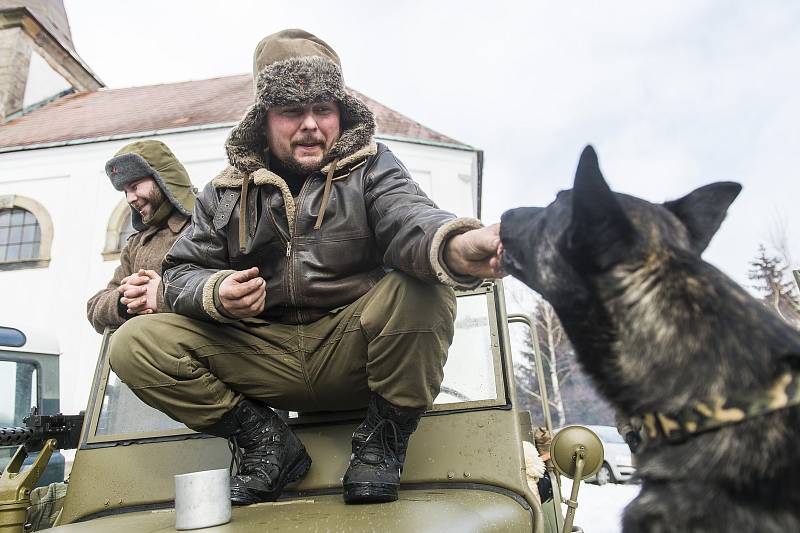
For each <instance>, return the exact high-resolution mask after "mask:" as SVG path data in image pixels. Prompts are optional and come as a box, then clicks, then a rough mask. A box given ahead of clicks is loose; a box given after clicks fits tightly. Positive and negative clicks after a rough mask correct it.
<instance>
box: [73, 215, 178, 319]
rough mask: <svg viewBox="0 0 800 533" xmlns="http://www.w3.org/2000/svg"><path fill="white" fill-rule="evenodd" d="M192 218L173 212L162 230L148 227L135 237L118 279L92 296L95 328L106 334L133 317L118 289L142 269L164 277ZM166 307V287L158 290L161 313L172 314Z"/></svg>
mask: <svg viewBox="0 0 800 533" xmlns="http://www.w3.org/2000/svg"><path fill="white" fill-rule="evenodd" d="M188 222H189V218H187V217H186V216H184V215H182V214H180V213H178V212H173V214H172V216H170V218H169V219H168V220H167V223H166V224H165V225H164V226H163V227H160V228H151V227H148V228H147V229H145V230H144V231H140V232H139V233H134V234H133V235H132V236H131V238H130V239H128V243H127V244H126V245H125V247H124V248H123V249H122V253H121V255H120V264H119V266H118V267H117V269H116V270H115V271H114V277H112V278H111V281H109V282H108V286H106V288H105V289H103V290H101V291H99V292H98V293H97V294H95V295H94V296H92V297H91V298H90V299H89V301H88V302H87V303H86V314H87V317H88V318H89V322H90V323H91V324H92V327H94V329H95V330H96V331H97V332H98V333H102V332H103V330H104V329H105V328H106V327H111V328H118V327H119V326H121V325H122V324H123V323H124V322H125V321H126V320H127V319H128V318H130V317H131V316H133V315H128V314H127V309H126V307H125V306H123V305H122V304H121V303H120V302H119V299H120V294H119V293H118V292H117V288H118V287H119V286H120V283H121V282H122V280H123V279H124V278H126V277H127V276H130V275H131V274H133V273H135V272H138V271H139V270H140V269H145V270H155V271H156V273H158V275H159V276H160V275H161V262H162V261H163V259H164V256H165V255H167V252H168V251H169V249H170V248H172V244H173V243H174V242H175V241H176V240H177V239H178V236H179V235H180V234H181V231H183V229H184V228H185V227H186V225H187V224H188ZM168 310H169V309H168V308H167V306H166V304H165V303H164V288H163V285H159V287H158V312H159V313H161V312H164V311H168Z"/></svg>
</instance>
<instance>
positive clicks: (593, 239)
mask: <svg viewBox="0 0 800 533" xmlns="http://www.w3.org/2000/svg"><path fill="white" fill-rule="evenodd" d="M634 233H635V230H634V228H633V225H632V224H631V221H630V219H628V216H627V215H626V214H625V212H624V211H623V210H622V207H621V206H620V204H619V201H618V200H617V197H616V196H615V195H614V193H613V192H612V191H611V189H610V188H609V187H608V184H607V183H606V180H605V179H604V178H603V174H602V173H601V172H600V165H599V164H598V162H597V154H596V153H595V151H594V148H592V146H591V145H590V146H587V147H586V148H584V149H583V153H581V159H580V161H579V162H578V170H577V171H576V172H575V185H574V186H573V189H572V221H571V223H570V227H569V230H568V231H567V238H568V247H569V248H571V249H572V250H573V252H576V253H577V254H578V255H579V256H582V257H584V258H586V259H590V262H591V264H592V266H594V267H595V268H599V269H605V268H607V267H609V266H611V265H612V264H613V263H615V262H617V261H618V260H621V259H623V258H624V256H625V255H626V251H627V249H628V246H629V243H630V242H631V241H632V240H633V237H634ZM586 253H588V254H589V257H587V256H586Z"/></svg>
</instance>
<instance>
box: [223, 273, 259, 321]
mask: <svg viewBox="0 0 800 533" xmlns="http://www.w3.org/2000/svg"><path fill="white" fill-rule="evenodd" d="M266 288H267V283H266V281H264V278H262V277H261V276H259V275H258V267H253V268H249V269H247V270H237V271H236V272H234V273H233V274H231V275H230V276H228V277H226V278H225V279H224V280H222V283H220V285H219V300H220V302H221V303H222V307H223V308H224V309H225V312H226V313H228V314H229V315H230V316H232V317H235V318H250V317H254V316H257V315H259V314H261V312H262V311H263V310H264V304H265V303H266V301H267V297H266V294H267V293H266Z"/></svg>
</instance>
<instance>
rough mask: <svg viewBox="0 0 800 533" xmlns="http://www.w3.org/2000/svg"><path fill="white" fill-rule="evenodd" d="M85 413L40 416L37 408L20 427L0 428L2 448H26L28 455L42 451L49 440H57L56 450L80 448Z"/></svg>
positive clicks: (32, 410)
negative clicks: (79, 442)
mask: <svg viewBox="0 0 800 533" xmlns="http://www.w3.org/2000/svg"><path fill="white" fill-rule="evenodd" d="M83 417H84V413H83V411H81V412H80V414H77V415H62V414H61V413H58V414H55V415H40V414H39V411H38V409H37V408H36V407H33V408H31V414H30V415H28V416H26V417H25V418H24V419H23V420H22V423H23V424H25V425H24V426H19V427H0V446H20V445H22V446H24V447H25V451H26V452H27V453H32V452H36V451H39V450H41V449H42V447H43V446H44V444H45V443H46V442H47V441H48V440H49V439H55V441H56V443H55V446H54V448H55V449H62V450H69V449H73V448H77V447H78V441H79V440H80V436H81V428H82V427H83Z"/></svg>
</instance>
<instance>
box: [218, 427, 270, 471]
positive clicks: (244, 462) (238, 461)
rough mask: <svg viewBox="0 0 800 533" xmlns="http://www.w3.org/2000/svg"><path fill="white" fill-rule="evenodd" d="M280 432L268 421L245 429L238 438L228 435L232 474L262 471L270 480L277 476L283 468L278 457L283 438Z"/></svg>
mask: <svg viewBox="0 0 800 533" xmlns="http://www.w3.org/2000/svg"><path fill="white" fill-rule="evenodd" d="M278 432H279V428H273V427H271V426H270V424H269V422H267V423H266V424H263V425H261V424H259V425H258V426H255V427H254V428H252V429H249V430H246V431H243V432H242V433H241V434H240V435H239V438H238V439H237V438H236V437H233V436H231V437H228V449H229V450H230V452H231V463H230V466H229V469H230V471H231V475H232V476H236V475H239V474H242V475H248V474H254V473H255V474H259V473H260V474H262V475H263V476H266V477H267V478H269V479H270V480H272V478H273V477H277V475H278V473H279V472H280V469H281V465H280V461H279V459H278V457H279V452H280V451H281V450H282V448H281V440H282V439H281V437H280V435H279V433H278ZM240 439H241V440H243V441H244V446H242V444H240V442H239V440H240Z"/></svg>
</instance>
